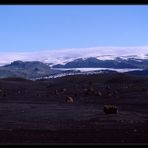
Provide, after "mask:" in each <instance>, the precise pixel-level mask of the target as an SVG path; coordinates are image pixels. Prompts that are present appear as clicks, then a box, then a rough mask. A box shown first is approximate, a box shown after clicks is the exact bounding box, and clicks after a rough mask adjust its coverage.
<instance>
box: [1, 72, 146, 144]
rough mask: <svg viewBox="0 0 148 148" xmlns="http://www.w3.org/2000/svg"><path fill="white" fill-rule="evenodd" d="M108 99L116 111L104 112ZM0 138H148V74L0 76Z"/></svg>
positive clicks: (106, 140) (101, 140)
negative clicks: (24, 77)
mask: <svg viewBox="0 0 148 148" xmlns="http://www.w3.org/2000/svg"><path fill="white" fill-rule="evenodd" d="M66 96H70V97H72V98H73V99H74V102H73V103H69V102H67V101H66ZM106 104H113V105H117V106H118V109H119V112H118V114H111V115H107V114H105V113H104V112H103V107H104V105H106ZM0 143H1V144H10V143H16V144H28V143H35V144H44V143H45V144H50V143H52V144H53V143H54V144H58V143H75V144H77V143H148V77H136V76H130V75H125V74H98V75H88V76H87V75H75V76H66V77H62V78H56V79H50V80H38V81H30V80H25V79H21V78H9V79H1V80H0Z"/></svg>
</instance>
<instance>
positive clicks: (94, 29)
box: [0, 5, 148, 52]
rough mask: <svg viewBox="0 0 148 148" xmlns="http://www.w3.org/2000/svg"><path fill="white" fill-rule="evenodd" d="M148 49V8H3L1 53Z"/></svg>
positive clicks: (75, 6)
mask: <svg viewBox="0 0 148 148" xmlns="http://www.w3.org/2000/svg"><path fill="white" fill-rule="evenodd" d="M145 45H148V6H140V5H139V6H138V5H133V6H132V5H131V6H128V5H121V6H120V5H116V6H113V5H108V6H107V5H105V6H104V5H95V6H93V5H90V6H86V5H84V6H83V5H81V6H79V5H67V6H64V5H61V6H60V5H59V6H58V5H56V6H54V5H45V6H44V5H42V6H40V5H35V6H31V5H30V6H29V5H24V6H23V5H17V6H15V5H10V6H8V5H7V6H4V5H1V6H0V52H10V51H11V52H12V51H13V52H28V51H29V52H32V51H41V50H52V49H58V50H60V49H68V48H90V47H99V46H121V47H122V46H145Z"/></svg>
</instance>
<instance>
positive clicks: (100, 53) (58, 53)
mask: <svg viewBox="0 0 148 148" xmlns="http://www.w3.org/2000/svg"><path fill="white" fill-rule="evenodd" d="M146 54H148V46H137V47H109V46H107V47H91V48H76V49H75V48H73V49H61V50H49V51H47V50H46V51H39V52H0V64H6V63H10V62H12V61H15V60H22V61H42V62H49V63H56V64H58V63H64V62H68V61H71V60H74V59H76V58H87V57H97V58H99V59H112V58H114V57H118V56H120V57H121V56H123V57H124V56H131V55H136V56H137V57H139V58H145V55H146Z"/></svg>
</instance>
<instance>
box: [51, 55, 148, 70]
mask: <svg viewBox="0 0 148 148" xmlns="http://www.w3.org/2000/svg"><path fill="white" fill-rule="evenodd" d="M53 68H140V69H145V68H148V59H136V58H128V59H123V58H115V59H114V60H99V59H97V58H95V57H90V58H85V59H82V58H79V59H76V60H73V61H71V62H68V63H66V64H64V65H62V64H57V65H53Z"/></svg>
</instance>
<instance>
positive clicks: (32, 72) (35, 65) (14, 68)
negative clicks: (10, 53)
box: [0, 61, 60, 78]
mask: <svg viewBox="0 0 148 148" xmlns="http://www.w3.org/2000/svg"><path fill="white" fill-rule="evenodd" d="M59 72H60V71H58V70H53V69H50V67H49V66H48V65H46V64H44V63H42V62H38V61H32V62H22V61H14V62H12V63H11V64H8V65H5V66H1V67H0V78H5V77H22V78H36V77H44V76H48V75H51V74H57V73H59Z"/></svg>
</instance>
